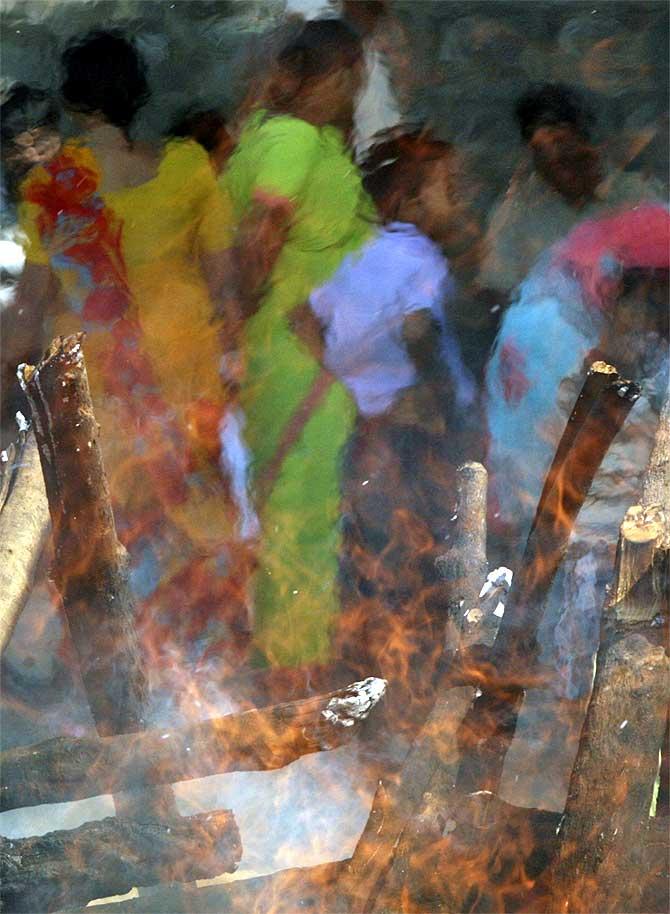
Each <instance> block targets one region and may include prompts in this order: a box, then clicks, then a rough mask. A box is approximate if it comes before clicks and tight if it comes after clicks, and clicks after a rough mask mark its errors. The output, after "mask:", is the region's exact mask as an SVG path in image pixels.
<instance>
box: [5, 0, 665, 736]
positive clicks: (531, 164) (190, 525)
mask: <svg viewBox="0 0 670 914" xmlns="http://www.w3.org/2000/svg"><path fill="white" fill-rule="evenodd" d="M345 5H346V4H345ZM349 6H352V7H353V8H354V11H355V13H356V15H349V17H348V20H347V21H345V20H344V19H335V18H330V19H315V20H311V21H308V22H306V23H305V24H304V25H303V27H302V29H301V31H300V32H299V33H298V34H296V35H294V36H293V37H292V38H290V40H289V41H288V43H287V44H286V45H285V46H284V47H283V48H282V49H281V50H280V51H279V52H278V53H277V55H276V59H275V60H273V61H272V62H271V63H268V66H267V70H266V72H265V73H263V74H262V78H260V77H259V79H258V80H257V81H256V83H255V84H254V86H253V87H251V88H250V92H249V95H248V97H247V98H246V99H245V101H244V104H243V105H242V107H241V110H240V112H238V116H237V117H235V118H233V119H231V120H230V121H227V120H226V119H225V118H224V117H223V116H222V115H221V113H220V112H218V111H215V110H207V111H197V110H191V111H187V112H184V114H183V116H182V117H181V118H179V120H178V121H177V122H176V123H174V124H173V125H172V126H171V127H170V128H169V130H168V131H167V132H166V139H165V142H164V143H163V144H162V145H161V146H160V147H159V146H152V145H144V144H142V143H139V142H137V141H135V140H134V139H133V121H134V118H135V116H136V114H137V112H138V111H139V110H140V109H141V107H142V106H143V104H144V103H145V102H146V100H147V98H148V94H149V86H148V81H147V76H146V66H145V63H144V61H143V59H142V55H141V54H140V52H139V51H138V49H137V48H136V46H135V45H134V43H133V41H132V40H131V38H130V37H129V36H127V35H124V34H123V33H121V32H118V31H97V32H94V33H89V34H87V35H85V36H81V37H78V38H77V39H76V40H74V41H73V42H72V43H71V44H70V45H69V46H68V48H67V49H66V50H65V52H64V54H63V58H62V65H63V80H62V86H61V97H60V99H53V98H52V97H51V96H50V95H49V94H48V93H46V92H45V91H43V90H41V89H39V88H36V87H29V86H25V85H16V86H14V87H13V88H12V89H11V91H10V93H9V95H8V97H7V98H6V99H5V101H4V102H3V105H2V141H3V174H4V177H5V184H6V193H7V196H8V200H10V201H12V203H13V204H14V205H15V206H16V209H17V213H18V223H19V227H20V233H19V237H20V239H21V243H22V245H23V246H24V251H25V265H24V266H23V270H22V273H21V276H20V279H19V280H18V283H17V285H16V288H15V290H14V292H13V296H12V298H11V300H10V301H9V302H8V303H7V304H6V307H4V309H3V311H2V318H3V325H4V326H3V353H2V361H3V380H4V382H5V383H4V385H3V408H4V409H6V410H11V409H14V408H15V407H16V404H17V403H18V402H19V398H20V392H19V391H17V389H16V387H15V386H14V385H12V382H11V378H12V374H13V372H14V371H15V368H16V365H17V364H18V363H19V362H22V361H30V360H35V359H36V358H38V357H39V353H40V351H41V350H42V349H43V348H44V346H45V344H46V343H47V342H48V341H49V340H50V339H52V338H53V337H55V336H58V335H64V334H68V333H72V332H77V331H82V330H83V331H85V333H86V338H85V342H84V352H85V357H86V366H87V371H88V377H89V382H90V386H91V392H92V397H93V402H94V405H95V411H96V417H97V420H98V422H99V424H100V429H101V432H100V440H101V445H102V449H103V455H104V460H105V466H106V471H107V474H108V476H109V481H110V488H111V493H112V498H113V503H114V510H115V517H116V523H117V530H118V534H119V537H120V539H121V540H122V542H123V543H124V545H125V546H126V548H127V549H128V551H129V553H130V557H131V569H132V571H131V575H132V584H133V588H134V591H135V595H136V598H137V604H138V627H139V630H140V632H141V633H142V637H143V644H144V646H145V649H146V650H147V652H148V654H150V656H151V658H152V661H153V662H156V663H160V662H167V661H168V660H169V658H170V657H172V656H174V654H175V652H177V653H181V654H186V653H188V651H189V649H190V646H192V645H193V644H194V643H195V642H196V641H197V643H198V644H202V643H205V644H206V650H207V651H209V652H210V653H213V654H215V655H216V656H220V657H221V660H222V663H225V664H228V665H230V666H232V667H233V668H235V667H238V668H239V667H240V666H241V665H243V664H251V665H255V666H269V667H273V668H277V669H303V668H308V669H310V670H311V671H312V675H315V674H314V670H316V669H318V668H327V667H328V665H329V664H331V663H332V662H333V661H334V660H335V659H337V660H338V661H340V662H341V663H343V664H346V665H347V666H348V667H349V668H352V671H355V672H360V673H363V674H365V675H370V674H377V675H382V676H384V677H385V678H387V679H389V681H390V682H391V683H394V684H396V688H397V693H396V694H397V696H398V701H397V704H398V707H399V708H402V713H399V715H398V716H399V719H401V721H402V720H404V719H409V718H410V717H411V713H412V705H413V702H415V701H418V702H420V701H422V700H424V698H425V695H426V693H427V692H429V691H430V681H431V676H430V672H431V664H433V663H434V662H435V661H436V659H437V657H438V656H439V654H440V652H441V649H442V643H441V637H442V636H441V634H440V632H441V626H443V625H444V619H443V616H442V612H441V606H440V588H439V581H438V578H437V572H436V567H435V558H436V557H437V556H438V555H439V554H440V553H441V552H443V551H444V546H445V540H446V538H447V537H448V534H449V529H450V517H451V515H452V513H453V512H452V505H453V501H454V491H453V478H454V476H453V474H454V470H455V468H456V466H457V465H458V463H459V462H461V461H462V460H464V459H480V460H483V461H484V462H485V463H486V464H487V466H488V468H489V470H490V472H491V476H492V488H491V492H492V498H491V529H492V534H493V537H494V541H493V544H492V549H493V550H494V551H495V550H496V549H497V550H498V553H499V554H500V557H501V558H502V559H504V560H505V564H509V565H512V567H514V561H515V560H517V559H518V547H519V545H520V544H521V545H522V543H523V537H524V533H526V532H527V530H528V526H529V524H530V521H531V520H532V514H533V510H534V504H535V502H536V500H537V497H538V495H539V491H540V488H541V484H542V480H543V475H544V473H545V472H546V469H547V466H548V464H549V462H550V460H551V458H552V456H553V451H554V449H555V445H556V443H557V441H558V438H559V437H560V434H561V431H562V426H563V425H564V423H565V421H566V419H567V416H568V414H569V410H570V408H571V405H572V402H574V398H575V397H576V394H577V392H578V389H579V385H580V381H581V379H582V378H583V376H584V373H585V370H586V367H587V365H588V364H589V362H590V361H593V359H594V357H595V356H594V353H596V352H597V353H598V355H599V357H601V358H604V359H606V360H609V361H613V362H615V363H616V364H617V365H618V366H619V367H620V368H621V370H622V371H624V372H626V373H627V374H628V375H629V376H630V377H632V378H634V379H635V380H638V381H641V382H642V384H643V397H642V398H641V401H640V403H638V404H636V406H635V408H634V409H633V412H632V414H631V421H630V422H629V423H627V426H626V429H625V435H624V436H623V438H622V439H621V440H620V441H618V445H617V446H618V450H617V452H616V453H615V454H614V455H613V456H612V459H611V462H610V465H608V466H607V467H605V468H604V469H603V470H602V471H601V483H602V487H603V491H602V493H601V495H597V494H596V495H594V497H593V504H592V506H591V507H592V511H591V515H590V521H589V522H585V523H584V525H583V527H582V536H583V539H584V542H586V543H587V548H588V549H595V548H596V547H597V544H598V543H599V542H600V541H601V540H602V541H605V542H609V543H613V542H615V541H616V526H617V525H618V523H619V522H620V520H621V517H622V515H623V511H624V510H625V507H627V504H628V503H630V502H633V501H634V488H635V485H634V483H635V479H636V478H637V477H639V475H640V473H641V472H642V471H643V469H644V465H645V455H646V454H647V453H648V451H649V446H650V441H651V440H652V439H653V435H654V431H655V427H656V423H657V421H658V414H659V412H660V407H661V403H662V399H663V395H664V392H665V390H666V389H667V365H668V360H667V343H668V313H667V307H666V306H667V288H668V286H667V284H668V267H669V265H670V261H669V257H668V248H669V240H670V239H669V232H670V216H669V212H668V207H667V204H666V203H665V202H664V201H663V200H662V197H661V191H660V190H659V189H658V188H655V187H654V186H653V184H651V183H650V182H649V181H646V180H642V179H641V178H640V177H639V176H638V175H636V174H635V173H634V172H629V171H626V170H625V169H623V170H619V171H618V172H613V171H611V170H608V167H607V164H606V163H605V162H604V161H603V157H602V155H601V151H600V149H599V148H598V146H597V145H596V144H595V143H594V141H593V140H592V138H591V131H592V126H593V115H592V114H591V112H590V111H589V109H588V106H587V104H586V103H585V101H584V100H583V99H582V98H581V97H580V95H579V93H578V92H577V91H576V90H574V89H572V88H570V87H568V86H565V85H561V84H545V85H541V86H535V87H532V88H531V89H530V90H529V91H528V92H527V93H526V94H525V95H524V96H523V97H522V98H521V99H519V101H518V104H517V108H516V114H517V119H518V123H519V128H520V133H521V137H522V139H523V142H524V144H526V146H527V148H528V153H529V154H528V156H527V158H524V161H523V164H522V165H520V166H519V168H518V169H517V172H516V173H515V175H514V176H513V179H512V182H511V184H510V188H509V190H508V192H507V194H506V195H505V197H504V199H502V200H501V201H500V202H499V203H498V204H497V205H496V206H495V208H494V209H493V211H492V212H491V213H490V216H489V219H488V222H487V224H486V225H480V223H479V220H478V218H477V216H476V214H475V212H474V210H473V209H472V207H471V206H470V204H469V200H468V194H467V193H466V192H465V189H466V188H467V187H468V186H469V183H470V181H471V178H472V176H471V175H468V174H466V171H467V169H466V166H465V164H464V161H463V158H462V156H461V154H460V152H459V150H458V149H457V148H455V147H453V146H452V145H450V144H448V143H445V142H441V141H438V140H437V139H436V138H435V137H434V136H433V135H432V134H431V132H430V130H429V129H428V128H427V127H425V126H421V125H412V126H403V125H401V124H398V123H393V120H394V117H393V105H392V103H391V102H392V91H391V88H392V87H391V88H389V85H385V88H384V92H385V93H386V95H384V94H383V93H382V100H381V102H380V97H379V96H375V95H374V92H373V93H372V94H371V87H373V86H374V80H375V76H374V73H375V67H377V69H379V61H380V59H381V58H380V55H381V54H382V53H383V43H381V42H380V39H379V35H378V34H377V37H376V38H375V34H376V33H375V22H376V20H375V16H374V11H375V8H376V5H375V4H365V3H360V4H349ZM368 7H369V9H368ZM350 12H351V11H350ZM361 17H362V18H361ZM356 20H358V21H356ZM398 60H399V61H400V62H399V63H397V66H396V70H397V71H398V74H399V75H398V80H399V81H400V82H402V79H403V78H409V77H408V71H411V67H408V66H407V62H406V61H403V60H402V59H400V58H398ZM384 73H385V78H387V79H388V70H385V71H384ZM398 91H399V92H400V91H401V89H400V88H399V89H398ZM375 99H376V101H377V103H378V104H377V105H376V106H375ZM384 99H386V101H384ZM362 101H364V104H362V105H361V102H362ZM61 106H62V107H63V108H64V109H66V110H67V111H68V113H69V114H70V115H71V117H72V118H73V120H74V122H75V123H76V125H77V133H76V135H74V136H72V137H68V138H63V137H62V136H61V134H60V131H59V122H60V111H61ZM389 112H391V116H390V115H389ZM622 483H625V485H624V486H623V487H622ZM598 485H599V483H598V481H596V486H595V490H594V491H596V493H597V492H598V491H599V489H598ZM608 487H609V488H608ZM582 554H583V553H582ZM556 599H557V601H558V602H557V606H558V609H557V610H556V612H555V614H554V615H555V616H556V617H557V618H560V616H561V612H563V610H564V609H565V606H564V602H562V598H561V597H560V596H559V597H557V598H556ZM597 599H598V592H597V588H596V589H594V591H593V597H592V602H593V604H594V605H593V607H591V614H590V615H589V614H588V613H587V614H582V616H583V617H585V618H588V619H590V620H591V622H593V619H596V618H597V614H596V605H595V604H596V602H597ZM554 621H555V620H554ZM566 625H567V623H566V624H565V625H564V626H563V629H562V631H563V635H562V636H561V637H562V638H563V640H564V641H565V640H566V638H567V636H566V635H565V631H566ZM556 628H557V629H560V626H558V625H557V626H556ZM205 636H206V637H205ZM203 637H204V642H203ZM559 640H560V639H559ZM568 640H569V639H568ZM549 642H551V644H555V643H556V639H555V638H554V640H553V641H552V640H551V637H550V638H549ZM582 642H583V643H584V645H585V646H584V648H583V653H584V654H585V655H587V654H588V652H589V651H592V650H593V647H594V644H593V637H592V635H589V636H588V637H587V636H586V635H584V636H583V638H582ZM573 648H574V645H573V643H572V642H570V651H571V657H574V649H573ZM557 650H558V649H557ZM558 653H559V654H560V650H558ZM587 665H588V664H587ZM559 668H560V663H559ZM563 672H564V673H565V670H563ZM566 676H567V679H566V680H565V681H566V682H567V683H568V684H567V686H566V688H567V690H568V692H570V690H573V691H574V690H579V689H580V688H583V687H584V681H585V680H584V676H583V675H582V676H579V675H575V674H574V672H573V670H572V667H571V669H570V671H569V673H568V674H566ZM303 691H304V689H303Z"/></svg>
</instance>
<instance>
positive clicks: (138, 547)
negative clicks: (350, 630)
mask: <svg viewBox="0 0 670 914" xmlns="http://www.w3.org/2000/svg"><path fill="white" fill-rule="evenodd" d="M64 71H65V72H64V75H65V79H64V83H63V87H62V93H63V97H64V101H65V103H66V105H67V106H68V107H69V108H70V109H71V110H73V111H74V112H75V113H76V116H77V117H78V119H79V122H80V124H81V126H82V132H81V134H80V136H79V137H78V138H77V139H76V140H73V141H70V142H68V143H66V144H65V145H64V146H63V148H62V149H61V151H60V152H59V153H58V155H57V156H56V157H55V158H54V159H53V160H52V161H51V162H50V163H48V165H46V166H45V167H40V168H38V169H35V170H34V171H32V172H31V173H30V174H29V176H28V177H27V179H26V180H25V181H24V183H23V185H22V187H21V196H22V204H21V223H22V228H23V231H24V233H25V237H26V242H27V244H26V269H25V272H24V276H23V277H22V281H21V284H20V291H19V302H18V304H19V305H20V306H21V308H23V315H22V317H21V321H22V326H23V327H27V328H31V327H32V328H35V329H39V331H41V332H42V334H43V336H44V337H45V338H46V339H50V338H51V337H53V336H57V335H64V334H68V333H73V332H76V331H80V330H85V331H86V339H85V342H84V354H85V357H86V364H87V369H88V375H89V382H90V385H91V392H92V396H93V402H94V405H95V409H96V418H97V419H98V422H99V423H100V426H101V444H102V449H103V455H104V459H105V466H106V470H107V474H108V476H109V480H110V489H111V493H112V498H113V502H114V508H115V517H116V522H117V528H118V531H119V535H120V537H121V539H122V541H123V542H124V544H125V545H126V546H127V547H128V549H129V551H130V554H131V562H132V565H131V567H132V580H133V584H134V589H135V593H136V596H137V597H138V599H139V601H140V606H141V610H142V620H141V621H142V623H143V627H144V629H145V634H146V643H147V646H148V647H149V649H150V650H152V651H154V650H156V651H163V650H164V648H165V646H166V643H169V642H171V641H172V639H173V637H174V635H175V633H176V632H179V633H180V635H178V636H177V641H178V642H181V646H183V645H184V642H185V641H188V640H190V639H191V638H195V637H197V636H198V635H199V634H200V633H201V632H202V630H203V628H205V627H206V625H207V623H208V621H209V620H210V619H211V618H212V617H214V618H218V619H219V620H220V621H221V622H222V623H223V624H224V627H225V625H226V624H229V627H230V628H231V630H230V631H229V632H228V633H227V636H228V640H229V642H232V643H235V642H236V641H237V645H236V646H237V647H238V648H239V649H240V650H241V649H242V646H243V642H244V641H245V639H246V637H247V636H246V634H245V632H244V629H248V625H247V623H246V621H245V620H242V619H240V613H239V612H238V611H239V610H240V602H241V599H242V597H241V593H240V588H241V586H242V585H241V583H240V582H237V581H234V580H233V578H231V575H230V573H229V572H230V568H231V566H232V564H233V563H234V560H235V557H233V556H232V555H231V553H230V550H231V544H233V543H234V542H235V539H236V536H235V531H234V521H235V511H234V509H233V506H232V504H231V500H230V498H228V497H227V492H226V487H225V484H224V479H223V475H222V473H221V467H220V465H219V464H220V458H221V454H220V450H221V448H220V441H219V428H220V424H221V421H222V417H223V416H224V414H225V413H226V410H227V408H228V405H229V398H228V397H227V395H226V392H225V390H224V385H223V383H222V380H221V377H220V374H219V364H220V362H221V353H222V334H223V329H224V328H223V322H222V320H221V318H220V316H219V315H220V314H221V312H222V311H223V310H224V309H225V301H224V295H225V294H226V289H225V282H224V280H225V276H226V271H227V270H228V269H229V262H228V254H227V248H228V247H229V246H230V241H231V228H232V213H231V209H230V203H229V201H227V198H226V197H225V195H224V194H223V192H222V191H221V189H220V188H219V187H218V185H217V182H216V177H215V174H214V171H213V170H212V167H211V164H210V162H209V159H208V157H207V154H206V152H205V151H204V149H202V147H201V146H199V145H198V144H197V143H195V142H194V141H190V140H174V141H172V142H169V143H167V145H166V146H165V148H164V149H163V150H162V151H161V150H155V151H154V150H152V149H149V148H144V147H142V146H141V145H139V144H137V143H134V142H132V141H131V139H130V137H129V127H130V124H131V122H132V120H133V116H134V114H135V113H136V111H137V110H138V108H139V107H141V105H142V104H143V102H144V101H145V100H146V97H147V95H148V89H147V83H146V79H145V74H144V65H143V63H142V60H141V58H140V57H139V55H138V53H137V51H136V50H135V48H134V47H133V45H132V44H131V43H130V42H129V41H128V40H127V39H126V38H124V37H123V35H121V34H120V33H116V32H99V33H93V34H91V35H88V36H86V37H85V38H84V39H83V40H81V41H79V42H76V43H74V44H73V45H72V46H71V47H70V48H69V49H68V50H67V51H66V52H65V55H64ZM51 288H57V289H58V294H57V295H56V296H55V297H54V298H52V296H51V295H50V294H49V290H50V289H51ZM19 313H20V312H19ZM19 329H20V328H19ZM12 342H13V343H14V344H15V345H17V346H18V345H19V344H20V342H21V341H20V333H17V335H16V338H15V339H14V340H13V341H11V340H10V345H11V343H12ZM38 342H39V343H41V342H42V341H38ZM17 357H20V353H17ZM236 601H237V603H236ZM233 607H234V608H233ZM224 620H225V621H224ZM238 623H240V625H239V626H238ZM235 626H238V629H239V630H238V632H237V633H236V632H235V631H234V630H232V629H234V628H235ZM172 647H174V644H173V645H172ZM233 652H234V648H233Z"/></svg>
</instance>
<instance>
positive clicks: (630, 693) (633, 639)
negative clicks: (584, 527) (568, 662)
mask: <svg viewBox="0 0 670 914" xmlns="http://www.w3.org/2000/svg"><path fill="white" fill-rule="evenodd" d="M669 418H670V414H669V407H668V401H667V400H666V403H665V405H664V408H663V410H662V414H661V421H660V423H659V427H658V430H657V434H656V441H655V446H654V449H653V451H652V454H651V458H650V462H649V466H648V468H647V471H646V474H645V479H644V483H643V501H642V504H641V505H635V506H633V507H632V508H630V509H629V510H628V512H627V513H626V517H625V518H624V521H623V523H622V525H621V530H620V536H619V543H618V548H617V555H616V567H615V575H614V586H613V588H612V591H611V595H610V598H609V600H608V602H607V605H606V607H605V612H604V617H603V637H602V642H601V646H600V649H599V651H598V656H597V659H596V676H595V681H594V686H593V692H592V696H591V701H590V704H589V708H588V711H587V715H586V720H585V722H584V726H583V729H582V734H581V739H580V743H579V750H578V753H577V759H576V762H575V767H574V769H573V772H572V777H571V780H570V787H569V791H568V800H567V803H566V807H565V824H564V826H563V829H562V834H561V842H560V847H559V852H558V855H557V858H556V861H555V864H554V865H553V867H552V869H551V871H550V873H549V875H548V886H549V894H550V905H549V906H550V908H551V909H552V910H560V911H562V910H565V909H569V910H571V911H576V912H577V911H585V910H587V909H589V910H594V909H595V910H598V911H603V912H614V911H631V912H632V911H639V910H643V908H642V904H643V897H644V891H645V888H646V881H645V879H644V878H640V869H641V862H640V856H639V848H640V846H641V844H642V843H643V837H644V835H645V834H646V833H647V832H648V831H649V827H650V820H649V808H650V804H651V796H652V791H653V787H654V782H655V780H656V777H657V774H658V772H659V753H661V754H662V761H661V772H662V771H663V767H664V765H665V766H666V767H667V752H668V747H667V732H668V702H669V701H670V659H669V658H668V655H667V627H668V616H669V611H668V601H669V599H670V594H669V592H668V582H669V580H670V578H669V575H668V568H669V563H668V558H669V553H668V547H669V546H670V515H669V514H668V512H667V510H666V507H665V504H666V503H659V502H654V501H646V499H657V498H665V496H666V494H667V493H668V491H670V430H669V429H668V427H667V422H668V419H669ZM664 786H665V787H666V789H667V785H664ZM664 803H665V800H664V797H663V795H661V812H662V811H663V809H664ZM587 895H588V898H587Z"/></svg>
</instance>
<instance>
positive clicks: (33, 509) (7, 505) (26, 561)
mask: <svg viewBox="0 0 670 914" xmlns="http://www.w3.org/2000/svg"><path fill="white" fill-rule="evenodd" d="M6 457H7V460H6V461H5V463H6V467H5V470H4V472H3V474H2V483H3V485H2V493H1V496H0V500H1V502H2V503H1V505H0V652H2V651H4V650H5V648H6V647H7V644H8V643H9V640H10V638H11V637H12V632H13V631H14V626H15V625H16V622H17V620H18V618H19V616H20V615H21V611H22V610H23V607H24V606H25V604H26V601H27V599H28V597H29V595H30V591H31V590H32V586H33V582H34V579H35V573H36V570H37V565H38V562H39V560H40V557H41V555H42V549H43V547H44V544H45V542H46V538H47V532H48V529H49V507H48V504H47V499H46V494H45V491H44V480H43V478H42V470H41V468H40V459H39V454H38V451H37V443H36V441H35V437H34V434H33V433H32V432H30V433H29V434H28V435H27V437H26V438H25V441H24V442H21V443H19V445H18V447H17V446H14V445H12V446H11V447H10V448H8V451H7V454H6Z"/></svg>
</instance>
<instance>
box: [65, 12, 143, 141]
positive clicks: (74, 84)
mask: <svg viewBox="0 0 670 914" xmlns="http://www.w3.org/2000/svg"><path fill="white" fill-rule="evenodd" d="M62 66H63V74H64V76H63V82H62V85H61V94H62V96H63V99H64V101H65V103H66V105H67V106H68V107H69V108H70V109H71V110H73V111H75V112H78V113H80V114H85V115H94V116H96V117H99V118H101V119H103V120H104V121H106V122H107V123H109V124H113V125H114V126H115V127H119V128H120V129H121V130H123V132H124V133H128V131H129V128H130V125H131V123H132V121H133V119H134V117H135V115H136V113H137V112H138V111H139V109H140V108H141V107H142V105H144V104H145V102H146V101H147V99H148V98H149V94H150V92H149V85H148V83H147V77H146V66H145V64H144V61H143V59H142V57H141V56H140V54H139V52H138V51H137V49H136V48H135V46H134V44H133V43H132V42H131V41H130V40H129V39H128V38H126V37H125V36H124V35H123V33H122V32H121V31H116V30H114V31H94V32H89V33H88V34H87V35H85V36H84V37H83V38H76V39H74V41H73V42H72V43H71V44H70V45H69V46H68V47H67V48H66V50H65V52H64V53H63V57H62Z"/></svg>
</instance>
